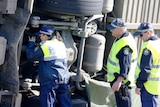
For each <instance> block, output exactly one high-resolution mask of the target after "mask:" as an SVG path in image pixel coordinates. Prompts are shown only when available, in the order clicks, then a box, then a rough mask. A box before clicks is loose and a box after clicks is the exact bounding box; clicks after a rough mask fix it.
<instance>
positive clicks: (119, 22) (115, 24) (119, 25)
mask: <svg viewBox="0 0 160 107" xmlns="http://www.w3.org/2000/svg"><path fill="white" fill-rule="evenodd" d="M125 27H126V23H125V22H124V21H123V19H122V18H116V19H114V20H113V21H112V23H111V24H110V25H108V26H107V29H108V30H113V29H115V28H125Z"/></svg>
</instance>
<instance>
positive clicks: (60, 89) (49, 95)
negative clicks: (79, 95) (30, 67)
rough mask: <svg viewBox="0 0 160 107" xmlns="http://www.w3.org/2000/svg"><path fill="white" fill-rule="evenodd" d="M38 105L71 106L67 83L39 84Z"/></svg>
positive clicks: (49, 106)
mask: <svg viewBox="0 0 160 107" xmlns="http://www.w3.org/2000/svg"><path fill="white" fill-rule="evenodd" d="M56 103H57V104H58V105H56ZM40 105H41V107H72V102H71V98H70V96H69V94H68V86H67V84H60V85H53V84H50V85H45V86H41V88H40Z"/></svg>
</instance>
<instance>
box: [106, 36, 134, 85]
mask: <svg viewBox="0 0 160 107" xmlns="http://www.w3.org/2000/svg"><path fill="white" fill-rule="evenodd" d="M127 45H128V46H129V47H130V48H131V49H132V51H133V53H132V57H131V67H130V71H129V74H128V77H127V79H125V80H123V82H124V83H126V82H128V81H130V86H133V85H134V80H135V79H134V72H135V68H136V64H137V47H136V42H135V40H134V38H133V36H132V35H131V34H129V36H127V37H123V38H121V39H119V40H118V41H114V43H113V46H112V48H111V50H110V53H109V56H108V61H107V71H108V72H107V80H108V82H112V81H113V80H114V79H115V76H114V73H118V74H119V73H120V65H119V59H118V58H117V57H116V55H117V54H118V52H119V51H120V50H121V49H122V48H123V47H124V46H127Z"/></svg>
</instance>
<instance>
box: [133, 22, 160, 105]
mask: <svg viewBox="0 0 160 107" xmlns="http://www.w3.org/2000/svg"><path fill="white" fill-rule="evenodd" d="M133 35H134V36H140V37H141V39H142V40H143V41H144V43H143V46H142V48H141V52H140V55H139V60H138V65H137V68H136V75H135V76H136V77H137V79H136V86H137V88H136V90H135V92H136V93H137V94H138V95H140V96H141V102H142V107H158V94H160V86H159V85H160V55H159V54H160V51H159V50H160V48H159V46H160V39H159V37H158V36H157V35H155V33H154V30H153V27H152V25H151V24H150V23H148V22H143V23H141V24H140V25H139V27H138V29H137V31H136V32H135V33H134V34H133Z"/></svg>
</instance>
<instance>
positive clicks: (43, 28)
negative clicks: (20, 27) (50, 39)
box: [35, 26, 54, 36]
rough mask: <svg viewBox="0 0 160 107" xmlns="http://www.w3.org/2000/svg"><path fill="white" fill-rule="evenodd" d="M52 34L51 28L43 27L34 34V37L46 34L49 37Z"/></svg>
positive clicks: (52, 29)
mask: <svg viewBox="0 0 160 107" xmlns="http://www.w3.org/2000/svg"><path fill="white" fill-rule="evenodd" d="M53 32H54V28H52V27H51V26H44V27H42V28H41V30H40V31H39V32H37V33H35V35H39V34H46V35H49V36H51V35H52V33H53Z"/></svg>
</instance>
